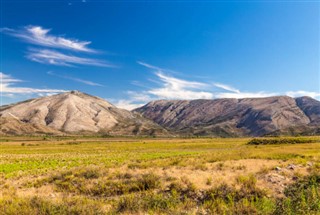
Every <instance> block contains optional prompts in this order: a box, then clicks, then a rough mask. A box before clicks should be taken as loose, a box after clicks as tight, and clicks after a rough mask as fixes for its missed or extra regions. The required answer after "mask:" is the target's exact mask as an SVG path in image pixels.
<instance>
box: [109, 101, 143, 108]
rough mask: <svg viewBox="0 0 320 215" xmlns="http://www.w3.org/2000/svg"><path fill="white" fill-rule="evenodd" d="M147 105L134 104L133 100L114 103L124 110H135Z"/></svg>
mask: <svg viewBox="0 0 320 215" xmlns="http://www.w3.org/2000/svg"><path fill="white" fill-rule="evenodd" d="M144 104H145V103H134V102H133V101H131V100H126V99H121V100H118V101H115V102H113V105H115V106H116V107H118V108H123V109H126V110H133V109H136V108H138V107H141V106H143V105H144Z"/></svg>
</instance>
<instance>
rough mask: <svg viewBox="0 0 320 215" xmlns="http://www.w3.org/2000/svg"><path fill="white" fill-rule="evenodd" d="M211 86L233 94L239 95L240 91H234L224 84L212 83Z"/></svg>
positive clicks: (234, 89)
mask: <svg viewBox="0 0 320 215" xmlns="http://www.w3.org/2000/svg"><path fill="white" fill-rule="evenodd" d="M213 85H214V86H215V87H218V88H220V89H223V90H227V91H230V92H233V93H240V90H238V89H236V88H234V87H231V86H229V85H226V84H221V83H214V84H213Z"/></svg>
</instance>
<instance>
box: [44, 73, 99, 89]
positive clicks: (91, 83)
mask: <svg viewBox="0 0 320 215" xmlns="http://www.w3.org/2000/svg"><path fill="white" fill-rule="evenodd" d="M47 74H48V75H52V76H56V77H59V78H64V79H68V80H72V81H75V82H79V83H82V84H86V85H90V86H98V87H103V86H104V85H102V84H98V83H95V82H93V81H88V80H84V79H80V78H75V77H71V76H66V75H58V74H56V73H54V72H52V71H49V72H47Z"/></svg>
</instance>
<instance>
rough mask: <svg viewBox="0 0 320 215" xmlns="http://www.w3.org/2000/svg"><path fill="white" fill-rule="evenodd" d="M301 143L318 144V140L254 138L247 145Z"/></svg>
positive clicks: (319, 141)
mask: <svg viewBox="0 0 320 215" xmlns="http://www.w3.org/2000/svg"><path fill="white" fill-rule="evenodd" d="M301 143H320V138H305V137H296V138H254V139H252V140H250V141H249V142H248V145H271V144H301Z"/></svg>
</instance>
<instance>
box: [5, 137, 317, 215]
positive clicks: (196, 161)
mask: <svg viewBox="0 0 320 215" xmlns="http://www.w3.org/2000/svg"><path fill="white" fill-rule="evenodd" d="M289 139H290V138H289ZM250 140H251V139H249V138H203V139H198V138H194V139H192V138H186V139H183V138H179V139H178V138H176V139H175V138H171V139H166V138H163V139H156V138H98V137H23V136H21V137H2V138H1V140H0V213H2V214H118V213H123V214H145V213H149V214H320V174H319V172H320V138H319V137H305V138H304V140H303V141H300V142H302V143H299V144H286V143H285V142H283V141H281V143H282V144H272V145H268V144H266V145H248V144H247V143H248V142H249V141H250ZM306 140H307V141H306ZM308 140H310V141H308ZM292 142H295V141H288V143H292ZM298 142H299V141H298Z"/></svg>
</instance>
